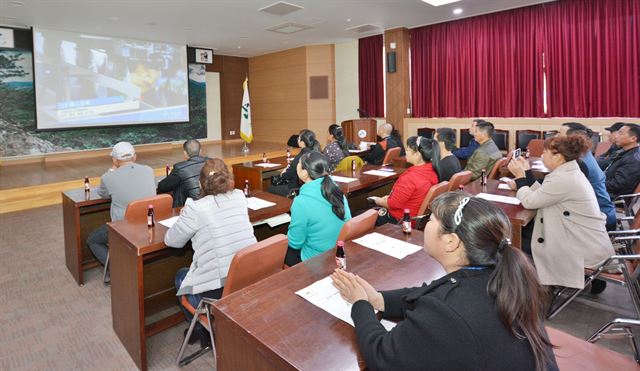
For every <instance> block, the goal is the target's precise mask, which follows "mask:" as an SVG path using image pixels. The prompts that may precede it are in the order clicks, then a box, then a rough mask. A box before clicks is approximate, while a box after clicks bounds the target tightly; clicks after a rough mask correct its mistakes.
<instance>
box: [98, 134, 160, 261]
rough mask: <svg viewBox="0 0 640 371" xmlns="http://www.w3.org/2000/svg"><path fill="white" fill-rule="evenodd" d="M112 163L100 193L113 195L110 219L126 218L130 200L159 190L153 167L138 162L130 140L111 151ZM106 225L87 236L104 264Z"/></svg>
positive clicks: (150, 194)
mask: <svg viewBox="0 0 640 371" xmlns="http://www.w3.org/2000/svg"><path fill="white" fill-rule="evenodd" d="M111 160H112V162H113V165H112V166H111V168H110V169H109V171H107V172H106V173H105V174H104V175H102V178H101V179H100V189H98V195H100V197H102V198H111V221H114V222H115V221H117V220H122V219H124V211H125V210H126V209H127V205H129V203H130V202H131V201H135V200H138V199H141V198H146V197H151V196H154V195H155V194H156V184H155V177H154V175H153V169H151V168H150V167H149V166H146V165H140V164H136V163H135V161H136V152H135V149H134V148H133V146H132V145H131V143H128V142H119V143H117V144H116V145H115V146H113V150H112V151H111ZM108 242H109V239H108V234H107V225H106V224H103V225H101V226H100V227H98V228H97V229H95V230H94V231H93V232H91V234H90V235H89V237H88V238H87V245H88V246H89V249H91V252H92V253H93V255H95V257H96V259H98V261H100V263H102V264H103V265H104V264H105V262H106V260H107V252H108Z"/></svg>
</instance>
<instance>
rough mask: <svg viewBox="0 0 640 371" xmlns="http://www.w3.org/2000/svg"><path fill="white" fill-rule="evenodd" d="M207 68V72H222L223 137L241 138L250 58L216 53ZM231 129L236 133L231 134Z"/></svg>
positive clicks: (221, 106)
mask: <svg viewBox="0 0 640 371" xmlns="http://www.w3.org/2000/svg"><path fill="white" fill-rule="evenodd" d="M206 69H207V72H219V73H220V109H221V121H222V128H221V130H222V139H238V138H240V107H241V106H242V93H243V91H242V82H243V81H244V79H245V77H247V75H248V73H249V59H248V58H242V57H231V56H227V55H215V56H214V57H213V64H210V65H207V68H206ZM252 103H253V102H252ZM231 131H234V132H235V134H233V135H231V134H230V133H231Z"/></svg>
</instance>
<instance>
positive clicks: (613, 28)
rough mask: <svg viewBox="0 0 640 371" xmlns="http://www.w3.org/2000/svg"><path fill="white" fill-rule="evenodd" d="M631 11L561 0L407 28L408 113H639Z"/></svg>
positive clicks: (639, 4)
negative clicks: (410, 95)
mask: <svg viewBox="0 0 640 371" xmlns="http://www.w3.org/2000/svg"><path fill="white" fill-rule="evenodd" d="M639 8H640V1H639V0H566V1H558V2H554V3H546V4H542V5H537V6H532V7H526V8H520V9H515V10H511V11H506V12H500V13H494V14H489V15H485V16H479V17H474V18H468V19H464V20H460V21H455V22H448V23H442V24H437V25H432V26H426V27H421V28H416V29H412V30H411V31H410V33H411V68H412V83H411V87H412V105H413V116H414V117H483V116H485V117H486V116H489V117H545V116H579V117H596V116H597V117H612V116H627V117H629V116H631V117H638V116H639V115H640V96H639V94H640V74H639V69H640V47H639V41H638V40H639V39H640V29H639V27H640V26H639V25H638V23H639V20H640V15H639V14H640V13H639ZM543 59H544V66H543ZM545 71H546V78H547V97H548V101H547V103H548V112H547V114H546V115H545V113H544V109H543V95H544V88H543V72H545Z"/></svg>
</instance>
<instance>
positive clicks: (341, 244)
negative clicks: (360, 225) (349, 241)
mask: <svg viewBox="0 0 640 371" xmlns="http://www.w3.org/2000/svg"><path fill="white" fill-rule="evenodd" d="M336 245H337V246H344V241H338V242H336Z"/></svg>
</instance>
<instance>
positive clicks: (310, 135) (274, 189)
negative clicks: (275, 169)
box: [267, 129, 320, 196]
mask: <svg viewBox="0 0 640 371" xmlns="http://www.w3.org/2000/svg"><path fill="white" fill-rule="evenodd" d="M298 146H299V147H300V148H302V149H301V150H300V152H298V154H297V155H296V157H294V158H293V160H292V161H291V163H290V164H289V165H288V166H287V168H286V169H284V170H282V173H280V176H278V177H276V178H277V179H276V183H275V184H274V183H273V179H272V184H271V185H270V186H269V189H268V190H267V191H268V192H270V193H274V194H277V195H281V196H288V195H289V193H290V192H291V191H292V190H294V189H296V188H300V179H299V178H298V172H297V171H296V167H297V166H298V162H300V157H302V155H304V154H305V153H309V152H311V151H317V152H320V142H318V140H317V139H316V134H315V133H314V132H313V131H311V130H307V129H304V130H302V131H300V134H299V135H298Z"/></svg>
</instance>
